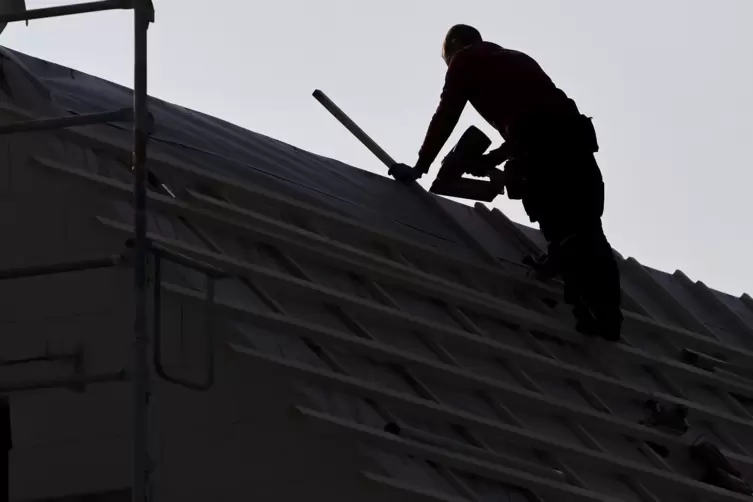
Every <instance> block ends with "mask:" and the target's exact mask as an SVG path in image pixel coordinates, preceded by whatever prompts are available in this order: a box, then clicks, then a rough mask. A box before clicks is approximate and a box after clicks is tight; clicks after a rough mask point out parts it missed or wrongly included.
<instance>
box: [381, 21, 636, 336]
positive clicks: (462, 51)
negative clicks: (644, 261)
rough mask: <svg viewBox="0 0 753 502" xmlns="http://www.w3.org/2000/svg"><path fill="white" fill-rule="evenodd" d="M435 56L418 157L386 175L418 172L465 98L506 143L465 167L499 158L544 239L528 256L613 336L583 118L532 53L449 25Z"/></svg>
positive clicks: (598, 181)
mask: <svg viewBox="0 0 753 502" xmlns="http://www.w3.org/2000/svg"><path fill="white" fill-rule="evenodd" d="M442 57H443V59H444V60H445V62H446V63H447V66H448V69H447V74H446V77H445V84H444V89H443V91H442V95H441V100H440V103H439V106H438V108H437V110H436V113H435V114H434V117H433V118H432V120H431V123H430V125H429V128H428V131H427V133H426V138H425V140H424V143H423V146H422V147H421V149H420V151H419V156H418V162H417V163H416V165H415V167H410V166H407V165H405V164H396V165H394V166H392V168H391V169H390V174H392V175H393V176H394V177H395V178H396V179H398V180H401V181H412V180H416V179H418V178H420V177H421V176H422V175H423V174H426V173H427V172H428V171H429V167H430V166H431V164H432V163H433V162H434V160H435V159H436V157H437V155H438V153H439V151H440V150H441V149H442V147H443V146H444V144H445V142H446V141H447V139H448V138H449V136H450V134H451V133H452V131H453V129H454V128H455V125H456V124H457V122H458V120H459V118H460V115H461V113H462V111H463V108H464V107H465V104H466V102H469V101H470V103H471V104H472V105H473V107H474V108H475V109H476V110H477V111H478V113H479V114H480V115H481V116H482V117H483V118H484V119H485V120H486V121H487V122H489V123H490V124H491V125H492V126H494V127H495V128H496V129H497V131H499V133H500V134H501V135H502V137H503V138H504V139H505V142H504V143H503V144H502V146H501V147H499V148H497V149H496V150H492V151H491V152H489V153H487V154H486V155H483V157H481V159H480V160H479V161H477V162H475V163H471V164H473V165H469V166H468V167H467V168H466V172H469V173H471V174H475V175H477V176H478V175H484V174H489V173H491V172H492V171H496V169H494V168H495V167H496V166H498V165H500V164H502V163H504V162H505V161H507V163H506V165H505V171H504V185H505V186H506V187H507V191H508V195H509V196H510V198H513V199H522V201H523V205H524V207H525V210H526V213H527V214H528V216H529V217H530V219H531V221H532V222H538V223H539V225H540V228H541V231H542V233H543V234H544V236H545V237H546V239H547V241H548V243H549V249H548V253H547V254H546V255H543V258H542V260H544V261H535V263H534V265H535V266H536V267H537V268H540V269H547V268H548V269H550V270H552V271H554V272H555V273H559V274H561V275H562V279H563V281H564V283H565V300H566V301H567V302H568V303H569V304H571V305H573V306H574V308H573V313H574V314H575V317H576V319H577V326H576V329H578V331H580V332H582V333H584V334H588V335H598V336H601V337H603V338H605V339H607V340H618V339H619V337H620V329H621V326H622V313H621V311H620V278H619V270H618V268H617V264H616V261H615V259H614V255H613V254H612V248H611V247H610V245H609V243H608V241H607V239H606V237H605V236H604V232H603V229H602V224H601V216H602V214H603V211H604V183H603V181H602V177H601V172H600V170H599V167H598V165H597V164H596V160H595V159H594V155H593V154H594V152H596V151H598V145H597V141H596V133H595V131H594V129H593V126H592V124H591V120H590V119H589V118H588V117H585V116H583V115H582V114H581V113H580V111H579V110H578V107H577V106H576V104H575V102H574V101H573V100H572V99H570V98H568V97H567V95H566V94H565V93H564V92H563V91H561V90H560V89H558V88H557V87H556V86H555V85H554V83H553V82H552V80H551V79H550V78H549V77H548V76H547V74H546V73H545V72H544V71H543V70H542V69H541V67H540V66H539V65H538V64H537V63H536V61H534V60H533V59H532V58H531V57H529V56H527V55H526V54H523V53H522V52H518V51H514V50H510V49H505V48H503V47H500V46H498V45H496V44H493V43H491V42H486V41H483V40H482V38H481V35H480V34H479V32H478V31H477V30H476V29H475V28H472V27H470V26H466V25H456V26H453V27H452V28H451V29H450V30H449V32H448V33H447V36H446V37H445V40H444V44H443V48H442Z"/></svg>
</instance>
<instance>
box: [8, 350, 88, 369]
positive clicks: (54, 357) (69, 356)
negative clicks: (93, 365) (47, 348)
mask: <svg viewBox="0 0 753 502" xmlns="http://www.w3.org/2000/svg"><path fill="white" fill-rule="evenodd" d="M79 356H80V353H79V352H70V353H64V354H44V355H41V356H32V357H24V358H22V359H5V360H3V359H0V366H3V367H7V366H20V365H22V364H29V363H51V362H55V361H66V360H71V361H75V360H76V358H78V357H79Z"/></svg>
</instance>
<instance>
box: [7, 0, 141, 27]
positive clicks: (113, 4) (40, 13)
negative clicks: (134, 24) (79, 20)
mask: <svg viewBox="0 0 753 502" xmlns="http://www.w3.org/2000/svg"><path fill="white" fill-rule="evenodd" d="M132 7H133V0H100V1H98V2H86V3H79V4H73V5H59V6H56V7H44V8H42V9H31V10H27V11H22V12H13V13H11V14H0V24H2V23H14V22H16V21H31V20H32V19H44V18H48V17H58V16H70V15H73V14H86V13H87V12H100V11H103V10H115V9H130V8H132Z"/></svg>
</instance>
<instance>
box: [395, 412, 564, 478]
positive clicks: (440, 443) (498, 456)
mask: <svg viewBox="0 0 753 502" xmlns="http://www.w3.org/2000/svg"><path fill="white" fill-rule="evenodd" d="M384 431H385V432H388V433H390V434H394V435H396V436H400V437H404V438H406V439H411V440H413V441H418V442H419V443H424V444H428V445H431V446H437V447H440V448H445V449H447V450H450V451H454V452H458V453H461V454H467V455H474V456H476V457H478V458H481V459H483V460H487V461H490V462H494V463H497V464H500V465H504V466H506V467H510V468H512V469H518V470H522V471H526V472H529V473H531V474H535V475H536V476H541V477H543V478H547V479H553V480H556V481H565V475H564V473H563V472H562V471H559V470H555V469H552V468H548V467H545V466H543V465H539V464H535V463H533V462H528V461H526V460H523V459H517V458H514V457H511V456H508V455H505V454H503V453H498V452H495V451H489V450H485V449H483V448H479V447H477V446H473V445H470V444H463V443H461V442H459V441H455V440H453V439H450V438H446V437H443V436H439V435H436V434H432V433H431V432H426V431H423V430H421V429H416V428H414V427H410V426H408V425H404V424H402V425H398V424H396V423H394V422H392V423H389V424H387V425H386V426H385V428H384Z"/></svg>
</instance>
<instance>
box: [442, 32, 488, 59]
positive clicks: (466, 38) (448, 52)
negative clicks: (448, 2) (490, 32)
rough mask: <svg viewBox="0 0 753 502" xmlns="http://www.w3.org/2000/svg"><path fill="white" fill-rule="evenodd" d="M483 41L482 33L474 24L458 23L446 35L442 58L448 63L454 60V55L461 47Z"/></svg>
mask: <svg viewBox="0 0 753 502" xmlns="http://www.w3.org/2000/svg"><path fill="white" fill-rule="evenodd" d="M481 41H483V40H482V38H481V33H479V32H478V30H477V29H476V28H474V27H472V26H468V25H467V24H456V25H455V26H453V27H452V28H450V29H449V31H448V32H447V35H445V37H444V42H443V43H442V59H444V62H445V63H447V64H448V65H449V64H450V61H452V56H454V55H455V54H456V53H457V52H458V51H459V50H460V49H464V48H465V47H468V46H469V45H473V44H477V43H479V42H481Z"/></svg>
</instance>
